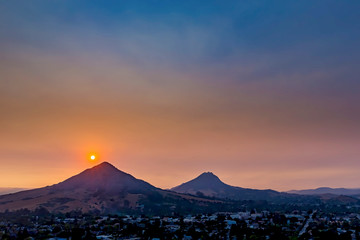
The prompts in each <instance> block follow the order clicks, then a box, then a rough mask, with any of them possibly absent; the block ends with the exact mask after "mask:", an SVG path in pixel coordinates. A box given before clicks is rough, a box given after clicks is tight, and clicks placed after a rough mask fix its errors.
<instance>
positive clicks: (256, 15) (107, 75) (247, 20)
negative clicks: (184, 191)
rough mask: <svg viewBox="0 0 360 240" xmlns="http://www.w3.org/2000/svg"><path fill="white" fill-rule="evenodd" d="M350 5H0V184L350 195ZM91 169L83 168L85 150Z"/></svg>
mask: <svg viewBox="0 0 360 240" xmlns="http://www.w3.org/2000/svg"><path fill="white" fill-rule="evenodd" d="M359 12H360V2H359V1H358V0H353V1H352V0H349V1H339V0H336V1H333V0H319V1H316V0H315V1H314V0H311V1H310V0H308V1H306V0H304V1H292V0H290V1H289V0H283V1H277V0H275V1H268V0H263V1H258V0H241V1H239V0H236V1H209V0H207V1H183V0H182V1H175V0H174V1H160V0H158V1H155V0H153V1H151V0H150V1H134V0H131V1H103V0H97V1H93V0H77V1H73V0H31V1H29V0H23V1H18V0H11V1H6V0H0V114H1V115H0V164H1V168H0V187H41V186H45V185H50V184H54V183H57V182H59V181H61V180H64V179H65V178H68V177H70V176H72V175H74V174H76V173H78V172H80V171H82V170H83V169H85V168H88V167H91V166H93V165H95V164H98V163H100V162H102V161H108V162H110V163H112V164H113V165H115V166H116V167H118V168H119V169H121V170H123V171H125V172H128V173H130V174H132V175H134V176H135V177H137V178H141V179H144V180H146V181H148V182H150V183H151V184H153V185H155V186H157V187H163V188H168V187H173V186H175V185H178V184H180V183H182V182H185V181H188V180H190V179H191V178H193V177H196V176H197V175H199V174H200V173H202V172H204V171H212V172H214V173H215V174H216V175H218V176H219V177H220V178H221V179H222V180H223V181H225V182H226V183H228V184H231V185H236V186H241V187H251V188H259V189H264V188H273V189H276V190H289V189H299V188H310V187H319V186H330V187H360V184H359V183H360V157H359V156H360V105H359V103H360V79H359V76H360V65H359V63H360V47H359V43H360V15H359ZM91 152H95V153H97V154H98V156H99V159H98V161H97V162H95V163H91V162H90V161H88V159H87V156H88V154H89V153H91Z"/></svg>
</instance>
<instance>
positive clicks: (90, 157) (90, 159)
mask: <svg viewBox="0 0 360 240" xmlns="http://www.w3.org/2000/svg"><path fill="white" fill-rule="evenodd" d="M97 158H98V157H97V155H96V154H94V153H91V154H89V155H88V159H89V161H91V162H93V161H96V160H97Z"/></svg>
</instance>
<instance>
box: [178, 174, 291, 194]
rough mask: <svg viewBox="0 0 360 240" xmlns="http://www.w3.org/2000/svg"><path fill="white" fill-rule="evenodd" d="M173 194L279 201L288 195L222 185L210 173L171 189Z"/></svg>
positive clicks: (272, 191)
mask: <svg viewBox="0 0 360 240" xmlns="http://www.w3.org/2000/svg"><path fill="white" fill-rule="evenodd" d="M171 190H172V191H174V192H178V193H186V194H192V195H195V196H207V197H214V198H221V199H232V200H279V199H282V198H287V197H290V196H291V195H290V194H286V193H280V192H277V191H274V190H270V189H269V190H256V189H249V188H241V187H233V186H230V185H228V184H225V183H223V182H222V181H221V180H220V179H219V178H218V177H217V176H216V175H214V174H213V173H212V172H204V173H202V174H201V175H200V176H198V177H197V178H195V179H193V180H190V181H188V182H186V183H183V184H181V185H179V186H177V187H174V188H172V189H171Z"/></svg>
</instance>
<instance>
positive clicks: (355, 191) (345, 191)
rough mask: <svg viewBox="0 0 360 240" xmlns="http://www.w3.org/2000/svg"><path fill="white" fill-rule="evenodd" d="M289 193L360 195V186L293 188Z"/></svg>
mask: <svg viewBox="0 0 360 240" xmlns="http://www.w3.org/2000/svg"><path fill="white" fill-rule="evenodd" d="M288 193H294V194H302V195H320V194H334V195H347V196H360V188H329V187H321V188H316V189H305V190H291V191H288Z"/></svg>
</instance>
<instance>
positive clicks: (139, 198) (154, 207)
mask: <svg viewBox="0 0 360 240" xmlns="http://www.w3.org/2000/svg"><path fill="white" fill-rule="evenodd" d="M198 203H199V204H202V205H203V206H205V207H206V206H207V205H208V204H216V201H211V200H206V199H205V200H204V199H201V198H197V197H192V196H187V195H182V194H177V193H173V192H169V191H165V190H161V189H159V188H156V187H154V186H152V185H151V184H149V183H147V182H145V181H143V180H140V179H136V178H135V177H133V176H131V175H130V174H128V173H125V172H122V171H120V170H118V169H117V168H115V167H114V166H113V165H111V164H110V163H107V162H104V163H101V164H99V165H97V166H95V167H93V168H90V169H87V170H85V171H83V172H81V173H79V174H78V175H75V176H73V177H71V178H69V179H67V180H65V181H63V182H60V183H58V184H55V185H52V186H47V187H43V188H38V189H33V190H27V191H22V192H18V193H13V194H7V195H2V196H0V212H5V211H7V210H8V211H17V210H20V209H28V210H30V211H34V210H36V209H46V210H47V211H49V212H54V213H55V212H63V213H65V212H72V211H81V212H94V213H114V214H115V213H133V212H138V213H139V212H141V213H162V212H171V211H173V210H179V207H180V206H187V207H188V209H185V210H191V208H192V205H193V206H194V207H196V205H197V204H198ZM180 210H181V208H180Z"/></svg>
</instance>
